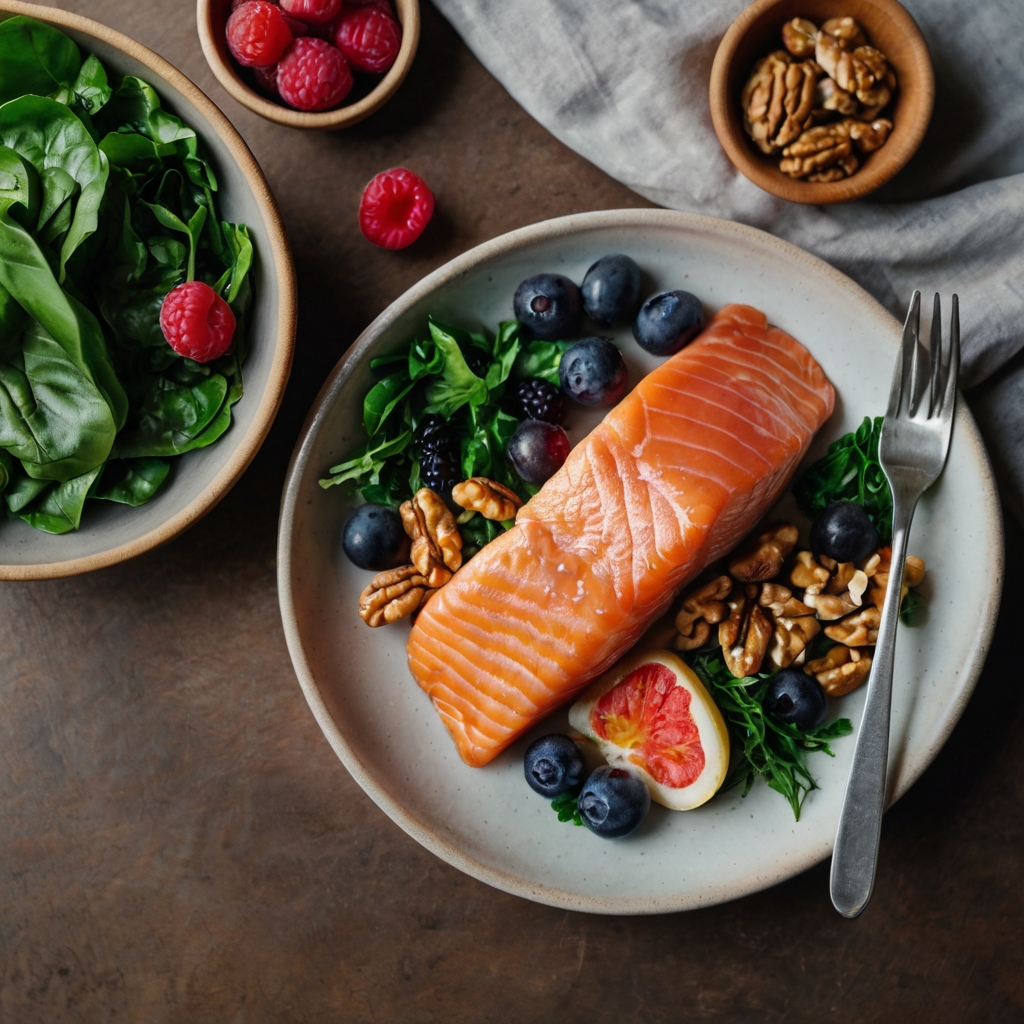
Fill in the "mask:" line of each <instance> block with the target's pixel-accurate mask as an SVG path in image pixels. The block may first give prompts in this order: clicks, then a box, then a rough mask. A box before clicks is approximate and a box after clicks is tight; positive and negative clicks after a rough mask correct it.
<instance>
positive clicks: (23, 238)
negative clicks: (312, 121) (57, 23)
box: [0, 17, 253, 534]
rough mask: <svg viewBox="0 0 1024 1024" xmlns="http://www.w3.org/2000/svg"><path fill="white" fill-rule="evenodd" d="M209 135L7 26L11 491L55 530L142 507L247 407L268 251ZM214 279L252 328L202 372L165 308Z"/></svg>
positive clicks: (2, 194) (0, 344) (3, 207)
mask: <svg viewBox="0 0 1024 1024" xmlns="http://www.w3.org/2000/svg"><path fill="white" fill-rule="evenodd" d="M216 191H217V179H216V177H215V175H214V172H213V169H212V168H211V166H210V164H209V162H208V161H207V160H206V158H205V157H204V156H203V152H202V146H201V144H200V141H199V139H198V138H197V136H196V133H195V131H194V130H193V129H191V128H189V127H188V126H187V125H186V124H184V123H183V122H182V121H181V120H180V119H179V118H177V117H175V116H174V115H173V114H171V113H170V112H169V111H167V110H165V109H163V107H162V105H161V102H160V98H159V96H158V95H157V93H156V92H155V90H154V89H153V88H152V86H150V85H149V84H147V83H146V82H144V81H142V80H141V79H139V78H135V77H132V76H124V77H123V78H120V77H116V78H112V77H110V76H108V74H107V71H106V69H105V68H104V67H103V65H102V64H101V63H100V61H99V60H97V58H96V57H95V56H94V55H89V56H86V57H84V59H83V55H82V54H81V52H80V51H79V49H78V46H77V45H76V44H75V43H74V42H73V41H72V40H71V39H70V38H69V37H68V36H66V35H64V33H62V32H60V31H58V30H57V29H55V28H53V27H51V26H49V25H45V24H43V23H41V22H38V21H35V20H34V19H31V18H25V17H15V18H10V19H9V20H7V21H4V22H2V23H0V497H2V498H3V501H4V504H5V506H6V509H7V513H8V515H11V516H17V517H20V518H21V519H23V520H25V521H26V522H27V523H29V524H31V525H32V526H34V527H36V528H38V529H41V530H45V531H47V532H50V533H58V534H59V533H66V532H67V531H69V530H74V529H77V528H78V526H79V524H80V521H81V516H82V509H83V506H84V504H85V502H86V500H87V499H96V500H104V501H115V502H121V503H123V504H127V505H133V506H137V505H141V504H143V503H144V502H146V501H148V500H149V499H150V498H151V497H152V496H153V495H154V494H155V493H156V491H157V489H158V488H159V487H160V486H161V484H162V483H163V482H164V480H165V478H166V477H167V475H168V472H169V471H170V465H171V464H170V462H169V461H168V460H169V459H170V458H171V457H173V456H176V455H181V454H183V453H184V452H188V451H191V450H193V449H195V448H202V447H204V446H206V445H209V444H212V443H213V442H214V441H216V440H217V439H218V438H219V437H220V436H221V435H222V434H223V433H224V431H225V430H227V428H228V426H229V425H230V423H231V407H232V406H233V405H234V403H235V402H237V401H238V399H239V398H240V397H241V394H242V375H241V365H242V362H243V360H244V357H245V347H244V340H243V339H244V334H245V331H244V314H245V311H246V309H247V307H248V305H249V302H250V298H251V291H250V283H249V276H248V273H249V269H250V267H251V265H252V259H253V250H252V244H251V243H250V240H249V236H248V232H247V230H246V228H245V227H244V226H242V225H236V224H229V223H226V222H224V221H222V220H220V218H219V217H218V215H217V209H216V205H215V203H214V194H215V193H216ZM186 281H202V282H205V283H206V284H208V285H210V286H211V287H212V288H213V289H214V290H215V291H216V292H217V294H218V295H219V296H221V298H223V299H224V300H225V301H226V302H227V303H228V304H229V305H230V307H231V310H232V312H233V313H234V316H235V318H236V321H237V322H238V328H237V330H236V332H235V336H234V337H235V340H234V342H233V347H232V349H231V350H229V352H228V354H226V355H224V356H222V357H221V358H219V359H216V360H214V361H212V362H208V363H205V364H199V363H196V362H194V361H192V360H191V359H188V358H185V357H183V356H181V355H178V354H177V353H176V352H175V351H174V350H173V349H172V348H171V347H170V345H169V344H168V343H167V341H166V339H165V338H164V336H163V333H162V331H161V327H160V310H161V306H162V303H163V300H164V297H165V296H166V295H167V293H168V292H170V291H171V290H172V289H173V288H175V287H176V286H178V285H180V284H182V283H184V282H186Z"/></svg>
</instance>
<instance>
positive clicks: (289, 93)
mask: <svg viewBox="0 0 1024 1024" xmlns="http://www.w3.org/2000/svg"><path fill="white" fill-rule="evenodd" d="M351 88H352V72H351V71H350V70H349V66H348V64H346V63H345V58H344V57H342V55H341V53H340V52H339V51H338V50H336V49H335V48H334V47H333V46H331V44H330V43H326V42H324V40H323V39H314V38H313V37H312V36H304V37H303V38H302V39H296V40H295V41H294V42H293V43H292V45H291V46H289V47H288V49H287V50H285V53H284V56H283V57H282V58H281V62H280V64H278V66H277V89H278V92H280V94H281V99H283V100H284V101H285V103H287V104H288V105H289V106H292V107H295V108H296V109H297V110H329V109H330V108H331V107H336V106H337V105H338V104H339V103H340V102H341V101H342V100H343V99H344V98H345V97H346V96H347V95H348V94H349V90H351Z"/></svg>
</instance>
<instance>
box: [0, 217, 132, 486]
mask: <svg viewBox="0 0 1024 1024" xmlns="http://www.w3.org/2000/svg"><path fill="white" fill-rule="evenodd" d="M0 238H2V236H0ZM5 353H6V355H7V358H6V359H0V447H2V448H6V449H7V450H8V451H9V452H10V453H11V455H13V456H14V457H15V458H17V459H20V460H21V463H22V466H23V467H24V469H25V472H26V473H27V474H28V475H29V476H31V477H33V478H36V479H42V480H59V481H67V480H70V479H72V478H74V477H77V476H80V475H81V474H83V473H86V472H88V471H90V470H92V469H96V468H97V467H99V466H101V465H102V464H103V462H104V461H105V460H106V458H107V455H108V454H109V452H110V448H111V445H112V444H113V442H114V434H115V433H116V428H115V424H114V420H113V417H112V415H111V411H110V407H109V406H108V405H107V403H106V401H104V399H103V396H102V395H101V394H100V393H99V391H98V390H97V389H96V388H95V386H94V385H93V384H92V382H91V381H90V380H89V379H88V377H86V375H85V374H84V373H83V372H82V370H81V369H80V367H79V366H77V365H76V364H75V363H74V361H73V360H71V359H69V358H68V354H67V352H65V350H64V348H63V347H62V346H61V345H59V344H58V343H57V342H56V341H54V339H53V338H52V337H50V335H49V334H48V333H47V332H46V330H45V329H44V328H43V326H42V325H41V324H39V323H34V324H33V325H32V326H31V327H30V328H29V329H28V330H27V331H25V332H24V334H23V335H22V339H21V345H20V347H19V349H18V351H17V352H16V353H13V354H12V352H11V350H10V347H9V346H7V345H5Z"/></svg>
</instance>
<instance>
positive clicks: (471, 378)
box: [425, 320, 490, 420]
mask: <svg viewBox="0 0 1024 1024" xmlns="http://www.w3.org/2000/svg"><path fill="white" fill-rule="evenodd" d="M430 336H431V337H432V338H433V339H434V344H435V345H436V346H437V349H438V351H439V352H440V353H441V354H442V355H443V356H444V366H443V367H442V369H441V375H440V377H435V378H434V379H433V380H432V381H431V382H430V384H429V385H428V386H427V391H426V399H427V407H426V410H425V411H426V412H432V413H437V414H438V415H439V416H443V417H444V418H445V419H446V420H450V419H451V418H452V416H453V415H455V413H456V412H458V411H459V409H461V408H462V407H463V406H464V405H466V404H467V403H468V404H470V405H483V404H484V403H485V402H486V401H487V399H488V397H489V394H490V392H489V391H488V388H487V382H486V381H485V380H482V379H481V378H480V377H478V376H477V375H476V374H475V373H474V372H473V371H472V370H471V369H470V368H469V365H468V364H467V363H466V357H465V356H464V355H463V352H462V349H461V348H460V347H459V343H458V341H457V340H456V339H455V333H454V331H452V329H451V328H448V329H445V328H443V327H439V326H438V325H437V324H435V323H434V322H433V320H431V321H430Z"/></svg>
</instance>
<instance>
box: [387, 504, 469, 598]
mask: <svg viewBox="0 0 1024 1024" xmlns="http://www.w3.org/2000/svg"><path fill="white" fill-rule="evenodd" d="M398 513H399V515H400V516H401V517H402V525H403V526H404V527H405V532H406V533H407V534H408V535H409V537H410V538H411V539H412V548H411V549H410V552H409V557H410V558H411V559H412V564H413V565H414V566H416V568H417V569H418V570H419V573H420V575H421V576H423V577H425V579H426V581H427V586H429V587H443V586H444V585H445V584H446V583H447V582H448V581H449V580H450V579H451V578H452V573H454V572H455V570H456V569H458V568H459V567H460V566H461V565H462V534H460V533H459V527H458V526H457V524H456V522H455V516H453V515H452V514H451V512H450V511H449V509H448V506H447V505H446V504H445V503H444V499H443V498H442V497H441V496H440V495H439V494H436V493H435V492H434V491H432V490H430V488H429V487H421V488H420V489H419V490H418V491H417V492H416V493H415V494H414V495H413V496H412V498H411V499H410V500H409V501H406V502H403V503H402V505H401V506H400V507H399V509H398Z"/></svg>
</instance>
